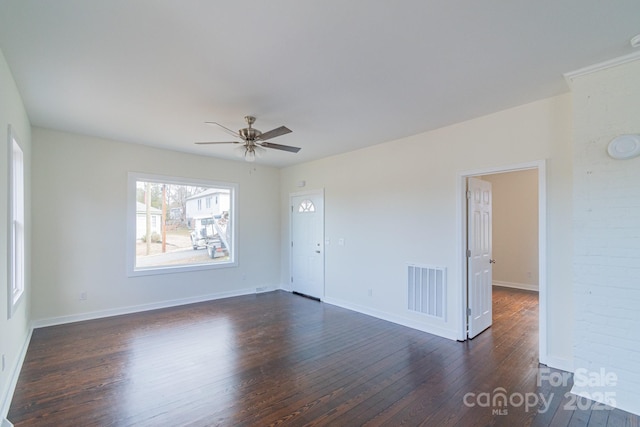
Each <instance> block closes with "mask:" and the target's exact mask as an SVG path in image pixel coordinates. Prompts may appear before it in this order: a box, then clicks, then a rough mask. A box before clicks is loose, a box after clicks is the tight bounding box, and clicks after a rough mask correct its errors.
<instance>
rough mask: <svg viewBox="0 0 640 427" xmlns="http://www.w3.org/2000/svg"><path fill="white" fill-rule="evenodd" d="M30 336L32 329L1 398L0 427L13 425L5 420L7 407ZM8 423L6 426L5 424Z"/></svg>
mask: <svg viewBox="0 0 640 427" xmlns="http://www.w3.org/2000/svg"><path fill="white" fill-rule="evenodd" d="M31 335H33V328H29V333H27V336H26V338H25V340H24V343H22V348H21V349H20V354H19V355H18V358H17V360H16V363H15V364H14V366H13V369H12V371H11V376H10V379H9V388H8V389H7V394H6V395H5V396H2V408H1V411H2V412H0V418H2V424H1V425H0V427H11V426H13V424H11V423H10V422H9V420H7V419H6V417H7V414H8V413H9V407H10V406H11V401H12V400H13V393H15V391H16V386H17V385H18V377H20V371H21V370H22V365H23V364H24V358H25V357H26V356H27V349H28V348H29V343H30V342H31ZM7 423H8V424H7Z"/></svg>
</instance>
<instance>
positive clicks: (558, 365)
mask: <svg viewBox="0 0 640 427" xmlns="http://www.w3.org/2000/svg"><path fill="white" fill-rule="evenodd" d="M544 364H545V365H547V366H548V367H550V368H554V369H560V370H561V371H566V372H571V373H573V371H574V367H573V360H569V359H563V358H561V357H553V356H547V358H546V360H545V362H544Z"/></svg>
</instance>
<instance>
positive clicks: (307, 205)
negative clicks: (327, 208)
mask: <svg viewBox="0 0 640 427" xmlns="http://www.w3.org/2000/svg"><path fill="white" fill-rule="evenodd" d="M315 211H316V207H315V205H314V204H313V202H312V201H311V200H309V199H305V200H303V201H301V202H300V205H298V212H300V213H303V212H315Z"/></svg>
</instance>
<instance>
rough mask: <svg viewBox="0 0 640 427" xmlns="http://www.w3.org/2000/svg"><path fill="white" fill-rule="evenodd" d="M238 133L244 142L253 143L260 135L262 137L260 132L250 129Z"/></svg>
mask: <svg viewBox="0 0 640 427" xmlns="http://www.w3.org/2000/svg"><path fill="white" fill-rule="evenodd" d="M238 133H239V134H240V137H241V138H242V139H244V140H245V141H255V140H256V139H258V137H259V136H260V135H262V132H260V131H259V130H258V129H254V128H252V127H248V128H244V129H240V130H239V131H238Z"/></svg>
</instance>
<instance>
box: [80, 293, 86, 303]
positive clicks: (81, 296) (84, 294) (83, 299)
mask: <svg viewBox="0 0 640 427" xmlns="http://www.w3.org/2000/svg"><path fill="white" fill-rule="evenodd" d="M86 300H87V291H82V292H80V301H86Z"/></svg>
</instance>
